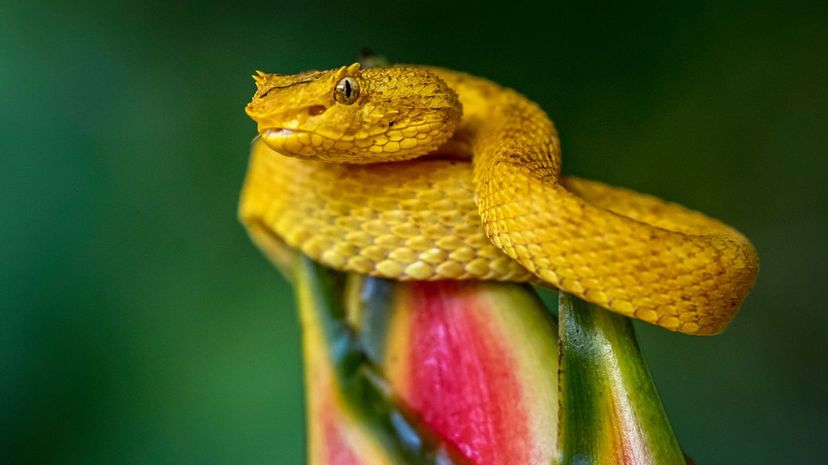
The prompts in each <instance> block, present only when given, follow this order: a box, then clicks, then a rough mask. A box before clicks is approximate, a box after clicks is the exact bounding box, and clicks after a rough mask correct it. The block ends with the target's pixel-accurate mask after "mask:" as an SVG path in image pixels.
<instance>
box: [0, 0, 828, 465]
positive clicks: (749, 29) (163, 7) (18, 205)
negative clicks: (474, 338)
mask: <svg viewBox="0 0 828 465" xmlns="http://www.w3.org/2000/svg"><path fill="white" fill-rule="evenodd" d="M577 3H578V2H566V3H558V4H552V3H549V4H547V5H545V6H542V5H540V3H537V4H536V3H531V4H530V3H526V4H522V3H519V2H512V1H510V2H498V3H476V4H474V6H469V7H460V6H450V5H447V4H446V3H444V2H442V1H428V2H415V1H409V2H397V1H381V2H369V1H367V0H362V1H345V2H332V3H323V2H301V1H283V2H278V3H277V2H274V3H253V2H247V3H244V4H239V5H236V6H221V5H219V4H211V3H204V2H181V1H178V2H175V1H174V2H157V3H153V2H147V1H140V2H138V1H135V2H111V3H108V2H94V3H93V2H85V1H82V0H81V1H78V2H58V1H54V2H28V3H27V2H10V1H4V2H2V3H0V199H2V209H0V309H2V313H0V318H1V319H0V370H2V371H1V372H0V401H1V402H2V405H0V428H1V429H0V455H2V456H3V457H4V458H2V459H0V462H2V463H12V464H32V463H42V464H81V463H83V464H116V463H117V464H185V463H209V464H225V463H233V464H264V463H272V464H299V463H301V461H302V458H303V449H304V439H303V428H304V420H303V416H302V415H303V414H302V387H301V378H300V377H301V363H300V354H299V336H298V334H299V333H298V324H297V321H296V316H295V315H294V312H293V310H292V305H293V301H292V296H291V290H290V288H289V286H288V285H287V284H286V283H285V281H284V280H283V279H282V278H281V277H280V276H279V275H278V274H277V272H276V271H275V270H274V269H273V268H272V267H271V266H270V265H269V264H268V263H267V262H266V261H265V259H264V258H262V257H261V256H260V254H259V253H258V251H257V250H255V249H254V247H253V246H252V245H251V243H250V242H249V241H248V239H247V237H246V236H245V233H244V231H243V229H242V227H241V226H240V225H239V224H238V222H237V220H236V216H235V215H236V213H235V209H236V203H237V200H238V192H239V188H240V186H241V182H242V178H243V175H244V171H245V165H246V156H247V150H248V142H249V141H250V139H251V138H252V137H253V136H254V131H255V129H254V124H253V123H252V122H251V121H249V120H248V119H247V117H246V116H245V115H244V113H243V111H242V108H243V106H244V105H245V104H246V103H247V101H248V100H249V98H250V96H251V95H252V92H253V90H254V86H253V82H252V81H251V79H250V74H251V73H252V72H253V71H254V70H256V69H263V70H266V71H270V72H281V73H292V72H297V71H300V70H305V69H309V68H329V67H333V66H337V65H341V64H346V63H350V62H351V61H352V60H353V59H354V57H355V56H356V54H357V52H358V51H359V50H360V49H361V48H362V47H366V46H367V47H371V48H374V49H376V50H377V51H378V52H381V53H383V54H386V55H387V56H389V57H390V58H392V59H393V60H395V61H398V62H413V63H428V64H434V65H441V66H446V67H451V68H455V69H460V70H466V71H469V72H472V73H474V74H479V75H483V76H487V77H489V78H491V79H494V80H495V81H498V82H500V83H503V84H505V85H508V86H511V87H514V88H516V89H519V90H520V91H521V92H523V93H524V94H526V95H528V96H530V97H531V98H533V99H535V100H537V101H538V102H540V103H541V104H542V105H543V107H544V108H545V109H546V110H547V111H548V112H549V113H550V114H551V115H552V117H553V118H554V119H555V121H556V123H557V125H558V128H559V130H560V132H561V135H562V139H563V143H564V163H565V166H564V169H565V171H567V172H569V173H573V174H578V175H581V176H585V177H589V178H594V179H598V180H603V181H606V182H610V183H613V184H618V185H623V186H628V187H631V188H635V189H637V190H639V191H643V192H648V193H652V194H656V195H659V196H661V197H664V198H667V199H671V200H675V201H679V202H681V203H684V204H686V205H688V206H691V207H694V208H697V209H700V210H702V211H704V212H707V213H709V214H711V215H713V216H715V217H718V218H721V219H723V220H726V221H727V222H728V223H730V224H732V225H734V226H736V227H737V228H739V229H740V230H741V231H743V232H745V233H746V234H747V235H748V236H749V237H751V238H752V239H753V241H754V243H755V245H756V247H757V248H758V250H759V253H760V256H761V258H762V271H761V273H760V276H759V281H758V283H757V285H756V289H755V290H754V292H753V294H752V295H751V296H750V297H749V298H748V300H747V302H746V303H745V305H744V307H743V309H742V313H741V314H740V316H739V317H738V318H737V319H736V321H735V322H734V323H733V324H732V325H731V327H730V329H729V330H728V331H727V332H726V333H725V334H723V335H721V336H718V337H714V338H693V337H687V336H682V335H677V334H672V333H668V332H666V331H662V330H659V329H655V328H652V327H648V326H646V325H639V326H638V327H639V328H640V337H641V343H642V345H643V346H644V349H645V353H646V355H647V357H648V360H649V361H650V364H651V368H652V370H653V372H654V376H655V378H656V381H657V383H658V385H659V387H660V390H661V393H662V396H663V399H664V402H665V405H666V407H667V411H668V413H669V415H670V417H671V419H672V421H673V424H674V426H675V429H676V432H677V434H678V437H679V439H680V441H681V443H682V444H683V446H684V448H685V449H686V450H687V451H688V453H689V454H690V455H691V456H693V457H694V458H695V459H696V461H697V463H699V464H719V463H722V464H724V463H754V464H758V463H769V464H770V463H820V462H823V461H824V457H825V453H824V451H823V450H822V449H823V448H824V441H825V439H826V438H828V401H826V397H827V396H826V394H828V385H827V384H828V383H826V371H828V362H827V361H826V355H828V351H826V342H825V341H826V339H828V311H826V310H828V309H826V304H825V299H824V295H825V293H824V286H825V285H826V284H828V283H827V282H826V273H825V271H824V270H825V268H826V263H828V253H826V245H825V240H826V238H828V234H826V232H828V180H827V179H826V174H828V170H826V166H828V164H826V162H825V156H826V148H827V147H828V137H827V135H828V127H826V124H825V123H826V121H828V114H826V108H828V98H826V87H828V72H826V57H828V39H827V38H828V27H827V26H828V15H826V8H825V6H824V2H822V4H820V2H813V3H812V4H806V3H798V2H796V1H789V2H784V3H780V4H773V3H768V2H715V1H710V2H698V3H695V4H693V5H689V4H680V2H673V3H670V4H669V5H665V4H662V3H661V2H652V3H649V4H639V5H635V6H634V5H632V4H627V3H624V4H619V5H616V6H612V7H610V6H606V5H601V4H597V3H581V4H577Z"/></svg>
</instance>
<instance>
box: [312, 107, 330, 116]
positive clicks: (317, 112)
mask: <svg viewBox="0 0 828 465" xmlns="http://www.w3.org/2000/svg"><path fill="white" fill-rule="evenodd" d="M325 110H327V108H325V106H324V105H314V106H312V107H309V108H308V114H309V115H311V116H319V115H321V114H322V113H325Z"/></svg>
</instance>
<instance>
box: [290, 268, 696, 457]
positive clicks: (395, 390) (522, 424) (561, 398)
mask: <svg viewBox="0 0 828 465" xmlns="http://www.w3.org/2000/svg"><path fill="white" fill-rule="evenodd" d="M295 269H296V273H295V280H294V284H295V287H296V290H297V296H298V303H299V309H300V317H301V323H302V329H303V353H304V357H305V383H306V396H307V418H308V422H307V423H308V435H309V440H308V449H309V450H308V463H309V464H312V465H368V464H370V465H374V464H376V465H385V464H389V465H390V464H395V465H402V464H434V465H437V464H442V465H451V464H469V465H489V464H497V465H532V464H662V463H664V464H673V463H675V464H683V463H684V462H683V458H682V455H681V450H680V449H679V448H678V444H677V442H676V440H675V438H674V437H673V433H672V430H671V429H670V425H669V423H668V422H667V419H666V415H665V414H664V412H663V408H662V407H661V403H660V400H659V399H658V395H657V394H656V392H655V388H654V386H653V383H652V379H651V378H650V374H649V372H648V371H647V369H646V366H645V365H644V362H643V359H642V358H641V354H640V352H639V351H638V347H637V345H636V343H635V339H634V335H633V333H632V328H631V325H630V323H629V321H628V320H626V319H625V318H623V317H620V316H617V315H614V314H611V313H609V312H607V311H605V310H603V309H600V308H598V307H595V306H592V305H591V304H587V303H584V302H581V301H579V300H576V299H575V298H574V297H570V296H568V295H565V294H561V305H560V311H561V315H560V318H561V320H560V326H561V327H560V341H559V338H558V327H557V326H558V325H557V324H556V319H555V317H554V315H553V314H552V313H551V312H549V311H547V310H546V308H544V306H543V304H542V303H541V302H540V300H539V299H538V298H537V296H536V294H535V292H534V290H533V289H532V288H531V287H530V286H527V285H522V284H514V283H497V282H482V281H437V282H408V283H405V282H395V281H389V280H383V279H377V278H369V277H364V276H357V275H347V277H346V276H345V275H343V274H340V273H336V272H332V271H330V270H328V269H326V268H324V267H323V266H321V265H318V264H316V263H314V262H312V261H310V260H308V259H306V258H302V259H298V260H297V261H296V262H295ZM559 342H560V346H559ZM559 352H560V369H559V366H558V363H559ZM559 391H560V395H559ZM559 405H560V408H559Z"/></svg>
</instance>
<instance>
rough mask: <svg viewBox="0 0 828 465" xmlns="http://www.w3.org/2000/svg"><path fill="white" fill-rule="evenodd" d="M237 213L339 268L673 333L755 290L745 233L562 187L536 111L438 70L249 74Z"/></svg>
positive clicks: (273, 240) (259, 236)
mask: <svg viewBox="0 0 828 465" xmlns="http://www.w3.org/2000/svg"><path fill="white" fill-rule="evenodd" d="M254 78H255V80H256V84H257V91H256V93H255V95H254V96H253V100H252V101H251V102H250V104H248V106H247V108H246V111H247V113H248V115H250V117H251V118H253V119H254V120H255V121H256V122H257V123H258V130H259V133H260V136H261V137H260V139H259V140H257V141H256V142H255V143H254V146H253V151H252V155H251V161H250V166H249V169H248V174H247V179H246V181H245V187H244V192H243V195H242V200H241V209H240V210H241V212H240V215H241V218H242V220H243V222H244V223H245V224H246V225H247V226H248V228H249V230H250V232H251V235H252V236H253V238H254V240H256V241H257V243H258V244H259V245H260V247H262V248H263V249H264V250H265V252H266V253H268V254H269V255H270V256H271V258H273V259H275V260H276V261H280V260H281V258H280V257H281V255H280V251H279V250H280V247H281V245H282V244H286V245H287V246H289V247H291V248H294V249H298V250H300V251H302V252H303V253H305V254H307V255H308V256H310V257H311V258H313V259H315V260H317V261H319V262H322V263H323V264H325V265H327V266H329V267H331V268H335V269H338V270H343V271H351V272H355V273H361V274H368V275H372V276H380V277H386V278H392V279H399V280H438V279H491V280H505V281H535V282H541V283H545V284H547V285H551V286H555V287H557V288H560V289H562V290H564V291H566V292H569V293H571V294H574V295H577V296H579V297H580V298H583V299H585V300H587V301H590V302H593V303H596V304H598V305H601V306H603V307H605V308H607V309H609V310H612V311H615V312H618V313H621V314H624V315H627V316H630V317H634V318H639V319H641V320H645V321H648V322H650V323H654V324H657V325H659V326H662V327H665V328H667V329H670V330H674V331H680V332H683V333H687V334H713V333H717V332H719V331H721V330H722V329H724V327H725V326H726V325H727V323H728V322H729V321H730V320H731V319H732V317H733V316H734V314H735V313H736V311H737V310H738V307H739V305H740V304H741V301H742V300H743V299H744V297H745V296H746V294H747V293H748V291H749V290H750V288H751V287H752V286H753V283H754V281H755V278H756V273H757V271H758V258H757V256H756V252H755V250H754V249H753V246H752V245H751V243H750V242H749V240H748V239H747V238H745V237H744V236H743V235H742V234H740V233H739V232H737V231H735V230H734V229H732V228H730V227H728V226H727V225H725V224H723V223H721V222H719V221H716V220H714V219H711V218H709V217H707V216H704V215H702V214H701V213H697V212H694V211H690V210H687V209H685V208H683V207H681V206H679V205H676V204H673V203H669V202H665V201H663V200H660V199H657V198H654V197H651V196H647V195H643V194H638V193H635V192H632V191H629V190H625V189H620V188H616V187H610V186H607V185H604V184H601V183H598V182H594V181H588V180H585V179H578V178H572V177H561V176H560V165H561V163H560V161H561V158H560V144H559V141H558V137H557V133H556V131H555V128H554V126H553V124H552V122H551V121H550V119H549V118H548V117H547V115H546V114H545V113H544V112H543V110H541V109H540V108H539V107H538V106H537V105H536V104H535V103H533V102H532V101H530V100H528V99H527V98H525V97H524V96H522V95H520V94H518V93H517V92H515V91H513V90H511V89H506V88H503V87H500V86H498V85H497V84H494V83H492V82H490V81H487V80H484V79H481V78H477V77H474V76H470V75H468V74H464V73H460V72H455V71H449V70H445V69H437V68H428V67H412V66H394V67H386V68H370V69H360V67H359V65H358V64H354V65H351V66H347V67H341V68H338V69H334V70H330V71H313V72H307V73H301V74H297V75H277V74H264V73H258V75H257V76H254Z"/></svg>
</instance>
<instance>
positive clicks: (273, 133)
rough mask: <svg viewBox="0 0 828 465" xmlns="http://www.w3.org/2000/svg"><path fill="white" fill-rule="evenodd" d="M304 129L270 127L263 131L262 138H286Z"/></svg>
mask: <svg viewBox="0 0 828 465" xmlns="http://www.w3.org/2000/svg"><path fill="white" fill-rule="evenodd" d="M300 132H302V131H297V130H295V129H286V128H268V129H265V130H264V131H262V132H261V134H262V138H263V139H265V140H273V141H275V140H280V139H285V138H287V137H290V136H294V135H296V134H299V133H300Z"/></svg>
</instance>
